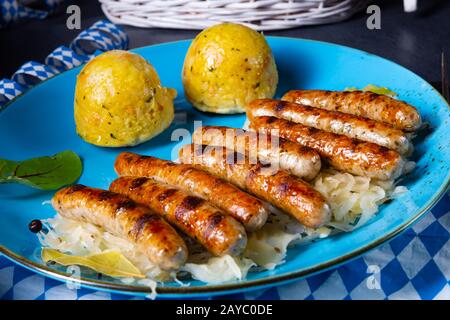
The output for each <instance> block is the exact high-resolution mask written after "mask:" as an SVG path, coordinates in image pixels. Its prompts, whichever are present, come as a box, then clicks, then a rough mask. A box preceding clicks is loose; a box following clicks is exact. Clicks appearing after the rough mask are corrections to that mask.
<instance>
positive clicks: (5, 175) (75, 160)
mask: <svg viewBox="0 0 450 320" xmlns="http://www.w3.org/2000/svg"><path fill="white" fill-rule="evenodd" d="M81 171H82V165H81V160H80V157H78V155H77V154H76V153H75V152H73V151H63V152H60V153H57V154H55V155H54V156H51V157H39V158H33V159H29V160H25V161H20V162H19V161H17V162H16V161H11V160H6V159H0V183H21V184H25V185H28V186H30V187H33V188H37V189H42V190H55V189H59V188H61V187H63V186H65V185H68V184H71V183H73V182H75V181H76V180H77V179H78V178H79V177H80V175H81Z"/></svg>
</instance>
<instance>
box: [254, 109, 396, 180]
mask: <svg viewBox="0 0 450 320" xmlns="http://www.w3.org/2000/svg"><path fill="white" fill-rule="evenodd" d="M250 126H251V127H252V128H253V129H254V130H256V131H262V132H263V133H266V134H270V132H271V131H272V130H276V132H277V134H279V135H280V137H283V138H285V139H288V140H290V141H295V142H298V143H300V144H301V145H304V146H307V147H310V148H313V149H315V150H316V151H317V152H319V154H320V155H321V156H322V157H323V158H324V159H325V160H327V161H328V162H329V163H330V164H331V165H332V166H333V167H335V168H336V169H338V170H342V171H347V172H350V173H353V174H356V175H360V176H366V177H371V178H377V179H380V180H388V179H396V178H398V177H399V176H400V175H401V174H402V173H403V170H404V168H405V161H404V159H403V158H402V157H401V156H400V155H399V154H398V153H397V152H395V151H393V150H389V149H387V148H385V147H382V146H379V145H376V144H374V143H370V142H364V141H360V140H357V139H350V138H348V137H346V136H342V135H337V134H334V133H330V132H326V131H322V130H318V129H316V128H311V127H306V126H303V125H301V124H297V123H294V122H291V121H287V120H284V119H278V118H275V117H256V118H253V119H251V122H250Z"/></svg>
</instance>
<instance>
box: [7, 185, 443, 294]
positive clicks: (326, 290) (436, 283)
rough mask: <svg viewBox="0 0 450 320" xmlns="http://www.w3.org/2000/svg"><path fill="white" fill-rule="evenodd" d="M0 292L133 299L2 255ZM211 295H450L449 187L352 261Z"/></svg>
mask: <svg viewBox="0 0 450 320" xmlns="http://www.w3.org/2000/svg"><path fill="white" fill-rule="evenodd" d="M0 298H2V299H108V300H109V299H114V300H117V299H136V297H131V296H125V295H119V294H111V293H105V292H100V291H94V290H89V289H83V288H81V289H78V290H75V289H69V288H68V287H67V286H66V284H65V283H62V282H59V281H56V280H53V279H50V278H46V277H43V276H40V275H37V274H35V273H33V272H31V271H28V270H26V269H24V268H22V267H20V266H18V265H16V264H14V263H13V262H10V261H9V260H7V259H6V258H5V257H2V256H0ZM215 298H226V299H450V192H447V193H446V194H445V195H444V197H443V198H442V199H441V200H440V201H439V202H438V203H437V204H436V206H434V207H433V209H431V211H430V212H428V213H427V214H426V215H425V216H424V217H423V218H422V219H421V220H420V221H419V222H417V223H416V224H415V225H414V226H413V227H412V228H410V229H408V230H406V231H405V232H404V233H403V234H401V235H400V236H398V237H397V238H395V239H393V240H392V241H390V242H389V243H386V244H384V245H382V246H381V247H379V248H377V249H375V250H373V251H371V252H369V253H368V254H366V255H364V256H363V257H360V258H358V259H356V260H354V261H352V262H349V263H347V264H345V265H343V266H340V267H338V268H335V269H331V270H329V271H326V272H323V273H320V274H318V275H315V276H312V277H309V278H306V279H304V280H300V281H296V282H293V283H290V284H287V285H282V286H278V287H274V288H271V289H266V290H259V291H252V292H248V293H242V294H234V295H229V296H220V297H215ZM138 299H141V298H138Z"/></svg>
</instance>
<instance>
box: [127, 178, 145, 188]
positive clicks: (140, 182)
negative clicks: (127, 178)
mask: <svg viewBox="0 0 450 320" xmlns="http://www.w3.org/2000/svg"><path fill="white" fill-rule="evenodd" d="M148 180H149V179H148V178H145V177H140V178H136V179H134V180H133V182H132V183H131V186H130V190H134V189H137V188H139V187H140V186H142V185H143V184H144V183H146V182H147V181H148Z"/></svg>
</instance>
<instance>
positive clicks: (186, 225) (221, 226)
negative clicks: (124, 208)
mask: <svg viewBox="0 0 450 320" xmlns="http://www.w3.org/2000/svg"><path fill="white" fill-rule="evenodd" d="M109 189H110V190H111V191H113V192H117V193H121V194H124V195H126V196H128V197H130V198H131V199H133V200H134V201H136V202H139V203H142V204H144V205H146V206H148V207H149V208H150V209H152V210H154V211H155V212H156V213H158V214H160V215H162V216H163V217H164V218H166V220H168V221H169V222H170V223H172V224H173V225H175V226H177V227H178V228H179V229H181V230H182V231H183V232H185V233H186V234H187V235H189V236H190V237H192V238H194V239H196V240H197V241H198V242H199V243H201V244H202V245H203V246H204V247H205V248H206V249H207V250H208V251H209V252H211V253H212V254H213V255H216V256H223V255H226V254H230V255H239V254H240V253H242V251H243V250H244V249H245V246H246V244H247V234H246V233H245V230H244V227H243V226H242V225H241V224H240V223H239V222H237V221H236V220H235V219H234V218H233V217H231V216H227V215H225V214H224V213H223V212H222V211H220V210H219V209H217V208H216V207H213V206H212V205H211V204H209V203H208V202H207V201H205V200H203V199H201V198H199V197H195V196H192V195H189V194H187V193H186V192H183V191H181V190H179V189H175V188H173V187H171V186H169V185H166V184H162V183H159V182H156V181H154V180H152V179H150V178H145V177H140V178H136V177H120V178H118V179H116V180H114V181H113V182H112V183H111V185H110V187H109Z"/></svg>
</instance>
